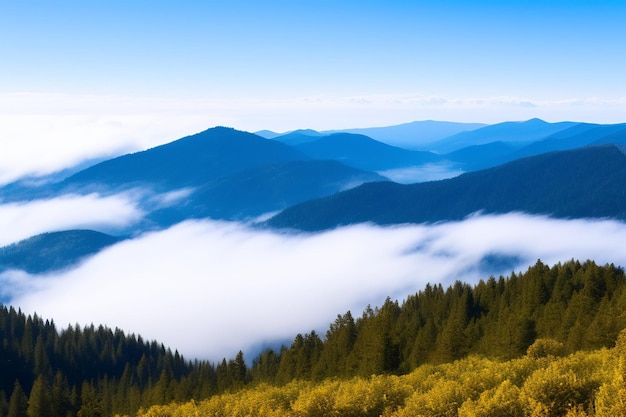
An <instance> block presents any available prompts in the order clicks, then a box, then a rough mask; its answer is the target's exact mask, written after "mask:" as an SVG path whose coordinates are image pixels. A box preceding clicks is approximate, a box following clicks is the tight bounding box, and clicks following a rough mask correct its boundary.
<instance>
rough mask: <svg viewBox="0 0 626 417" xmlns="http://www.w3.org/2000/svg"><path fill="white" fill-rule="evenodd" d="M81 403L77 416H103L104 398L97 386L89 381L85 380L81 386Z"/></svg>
mask: <svg viewBox="0 0 626 417" xmlns="http://www.w3.org/2000/svg"><path fill="white" fill-rule="evenodd" d="M80 404H81V405H80V409H79V410H78V413H77V414H76V416H77V417H101V416H102V400H101V398H100V397H99V395H98V392H97V391H96V389H95V387H94V386H93V385H92V384H91V383H89V382H87V381H85V382H83V384H82V386H81V390H80Z"/></svg>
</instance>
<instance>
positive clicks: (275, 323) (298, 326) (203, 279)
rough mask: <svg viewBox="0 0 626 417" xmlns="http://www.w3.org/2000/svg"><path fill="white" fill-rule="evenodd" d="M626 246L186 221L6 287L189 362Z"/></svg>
mask: <svg viewBox="0 0 626 417" xmlns="http://www.w3.org/2000/svg"><path fill="white" fill-rule="evenodd" d="M625 239H626V224H623V223H619V222H615V221H608V220H606V221H584V220H553V219H548V218H545V217H531V216H527V215H523V214H509V215H500V216H480V215H477V216H475V217H471V218H469V219H467V220H465V221H462V222H453V223H443V224H437V225H430V226H427V225H406V226H400V227H379V226H372V225H358V226H352V227H345V228H340V229H337V230H334V231H330V232H325V233H319V234H279V233H275V232H272V231H266V230H261V231H260V230H256V229H253V228H249V227H247V226H245V225H242V224H237V223H224V222H213V221H187V222H184V223H181V224H178V225H176V226H173V227H172V228H170V229H168V230H165V231H161V232H154V233H150V234H146V235H144V236H142V237H140V238H136V239H134V240H131V241H125V242H122V243H120V244H117V245H115V246H114V247H111V248H109V249H106V250H105V251H103V252H101V253H100V254H99V255H97V256H95V257H93V258H92V259H90V260H89V261H87V262H85V263H84V264H82V265H81V266H80V267H78V268H77V269H75V270H72V271H69V272H65V273H60V274H53V275H49V276H28V275H25V274H23V273H22V274H21V275H19V274H18V275H15V274H13V275H11V273H5V274H4V277H3V279H4V281H5V282H9V280H10V282H11V285H12V287H11V288H12V295H13V298H12V300H11V304H13V305H14V306H16V307H20V308H22V309H23V310H24V311H26V312H30V313H32V312H37V313H38V314H40V315H41V316H44V317H51V318H53V319H54V320H55V322H56V323H57V325H58V326H60V327H63V326H66V325H67V324H70V323H79V324H89V323H94V324H100V323H103V324H107V325H109V326H111V327H120V328H122V329H124V330H126V331H131V332H135V333H139V334H141V335H142V336H143V337H145V338H148V339H156V340H158V341H160V342H163V343H164V344H165V345H167V346H170V347H171V348H172V349H174V348H175V349H178V350H179V351H180V352H181V353H183V354H184V355H185V356H186V357H198V358H208V359H211V360H220V359H221V358H222V357H233V356H234V355H235V354H236V352H237V351H238V350H240V349H241V350H243V351H244V352H251V351H252V350H253V349H254V348H255V347H258V346H259V344H262V343H264V342H271V341H280V340H286V339H287V340H288V339H290V338H292V337H293V336H294V335H295V334H296V333H298V332H300V333H302V332H307V331H310V330H312V329H315V330H317V331H319V332H321V334H323V333H324V332H325V330H327V328H328V325H329V323H330V322H332V320H334V318H335V317H336V314H340V313H343V312H345V311H347V310H351V311H352V312H353V313H354V314H356V315H359V314H360V313H361V311H363V309H364V308H365V306H366V305H367V304H372V305H380V304H381V303H382V302H383V301H384V299H385V297H386V296H391V297H392V298H396V299H404V298H405V297H406V296H407V295H408V294H412V293H415V292H416V291H419V290H421V289H423V288H424V285H425V284H426V283H427V282H431V283H437V282H441V283H443V284H444V285H448V284H451V283H453V282H454V281H455V280H457V279H459V280H463V281H466V282H470V283H476V282H477V281H478V280H479V279H481V278H483V279H486V278H488V277H489V275H496V276H497V275H500V274H504V275H508V274H509V273H510V272H511V271H520V270H525V269H526V268H527V267H528V266H529V265H531V264H534V263H535V261H536V260H537V259H542V260H543V261H544V262H545V263H548V264H554V263H556V262H561V261H567V260H569V259H572V258H575V259H580V260H586V259H594V260H595V261H596V262H597V263H599V264H604V263H615V264H617V265H626V253H624V251H623V250H621V249H620V248H621V247H622V244H621V243H622V242H624V240H625ZM494 255H495V256H502V257H505V258H507V259H514V260H515V261H510V262H509V264H507V265H505V266H500V267H491V268H489V265H487V266H486V265H485V263H484V259H485V258H488V257H490V256H494ZM511 262H513V263H511ZM499 269H501V270H499ZM0 278H1V277H0ZM249 359H250V358H249Z"/></svg>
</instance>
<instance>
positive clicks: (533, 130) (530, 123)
mask: <svg viewBox="0 0 626 417" xmlns="http://www.w3.org/2000/svg"><path fill="white" fill-rule="evenodd" d="M577 124H578V123H575V122H560V123H548V122H545V121H543V120H541V119H530V120H527V121H524V122H504V123H498V124H495V125H490V126H486V127H482V128H480V129H476V130H472V131H469V132H462V133H459V134H456V135H453V136H449V137H447V138H444V139H442V140H440V141H438V142H436V143H434V144H433V145H432V147H431V149H432V150H435V151H438V152H441V153H450V152H454V151H456V150H459V149H461V148H465V147H467V146H475V145H485V144H488V143H492V142H504V143H509V144H511V145H514V146H518V147H520V148H521V147H522V146H525V145H527V144H529V143H531V142H534V141H537V140H540V139H543V138H545V137H547V136H549V135H552V134H554V133H557V132H559V131H562V130H565V129H567V128H570V127H572V126H575V125H577Z"/></svg>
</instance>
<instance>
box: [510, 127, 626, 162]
mask: <svg viewBox="0 0 626 417" xmlns="http://www.w3.org/2000/svg"><path fill="white" fill-rule="evenodd" d="M624 130H626V124H618V125H597V124H590V123H580V124H578V125H575V126H572V127H570V128H568V129H565V130H562V131H560V132H558V133H555V134H553V135H550V136H547V137H546V138H544V139H541V140H538V141H537V142H534V143H531V144H530V145H527V146H525V147H524V148H522V149H520V150H519V151H517V152H515V153H513V154H512V155H510V159H511V160H513V159H517V158H522V157H525V156H532V155H539V154H542V153H546V152H552V151H563V150H567V149H575V148H580V147H583V146H587V145H591V144H615V143H616V142H615V139H617V138H618V137H619V136H614V137H613V135H616V134H617V135H619V133H620V132H623V131H624ZM611 137H613V138H612V139H611Z"/></svg>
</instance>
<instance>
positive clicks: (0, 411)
mask: <svg viewBox="0 0 626 417" xmlns="http://www.w3.org/2000/svg"><path fill="white" fill-rule="evenodd" d="M8 413H9V401H8V400H7V396H6V394H5V393H4V390H0V417H7V414H8Z"/></svg>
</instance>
